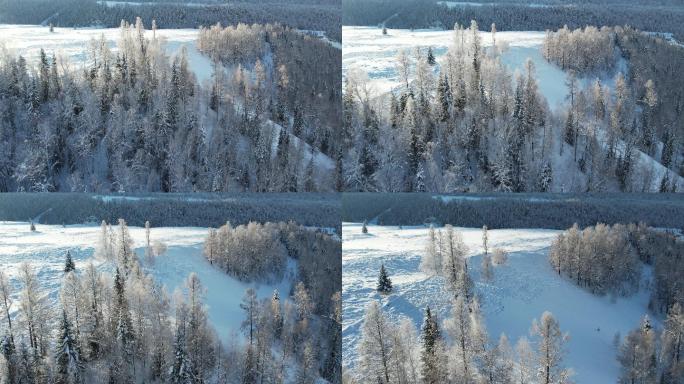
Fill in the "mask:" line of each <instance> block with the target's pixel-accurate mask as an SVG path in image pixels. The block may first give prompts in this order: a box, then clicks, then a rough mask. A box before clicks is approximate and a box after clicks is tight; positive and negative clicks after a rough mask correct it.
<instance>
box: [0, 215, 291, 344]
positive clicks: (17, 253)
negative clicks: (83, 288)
mask: <svg viewBox="0 0 684 384" xmlns="http://www.w3.org/2000/svg"><path fill="white" fill-rule="evenodd" d="M36 227H37V228H36V232H31V231H30V230H29V223H26V222H3V223H0V266H1V267H2V269H3V271H4V272H5V273H6V274H7V275H9V276H10V280H11V281H12V282H13V283H14V284H17V282H16V276H17V273H18V270H19V266H20V265H21V264H22V263H23V262H29V263H31V264H32V265H33V266H34V267H35V268H36V273H37V274H38V279H39V281H40V284H41V288H42V289H44V291H45V292H47V294H48V296H49V298H50V300H51V301H56V300H58V297H59V288H60V286H61V283H62V277H63V276H64V273H63V270H64V260H65V254H66V252H67V250H68V251H69V252H71V255H72V257H73V259H74V261H75V263H76V268H84V267H85V266H86V265H87V263H89V262H90V261H92V262H93V263H94V264H95V265H96V266H97V267H98V269H100V270H101V271H110V272H111V271H112V270H113V268H114V266H113V265H112V264H111V263H109V262H106V261H104V260H97V259H95V258H94V257H93V252H94V246H95V244H97V239H98V235H99V233H100V227H99V226H83V225H68V226H65V227H62V226H59V225H41V224H38V225H37V226H36ZM207 230H208V229H207V228H198V227H173V228H171V227H166V228H154V227H153V228H152V230H151V235H150V237H151V240H152V241H159V242H162V243H164V244H166V246H167V247H168V249H167V251H166V253H164V254H163V255H162V256H159V257H158V258H157V259H156V262H155V263H154V264H151V265H150V264H147V263H145V262H144V261H143V258H142V255H143V254H144V244H145V229H144V228H140V227H129V231H130V234H131V237H132V239H133V241H134V246H135V251H136V253H137V254H138V255H139V256H141V262H142V265H143V267H144V268H145V269H146V270H147V271H148V272H150V273H151V275H152V276H154V278H156V279H157V280H158V281H159V282H161V283H162V284H164V285H165V286H166V289H167V291H168V292H169V294H172V293H173V292H174V290H175V289H177V288H180V289H182V288H183V284H184V282H185V280H186V279H187V277H188V275H189V274H190V273H191V272H195V273H196V274H197V276H198V277H199V279H200V281H201V282H202V284H203V285H204V287H205V288H206V296H205V303H206V305H207V307H208V312H209V320H210V322H211V324H212V325H213V326H214V328H215V329H216V332H217V333H218V335H219V337H220V338H221V340H223V341H224V342H228V341H229V340H232V339H233V337H234V336H235V335H241V334H242V333H241V332H240V323H241V322H242V320H243V318H244V311H243V310H242V309H241V308H240V301H241V300H242V297H243V294H244V292H245V290H246V289H247V288H249V287H254V288H255V289H256V292H257V295H258V296H259V298H265V297H270V296H271V295H272V294H273V290H274V289H276V288H277V289H278V290H279V291H280V292H281V295H283V296H286V295H288V294H289V291H290V286H291V280H290V277H291V276H292V275H291V274H290V273H288V274H286V277H285V278H284V279H283V281H281V282H280V283H279V284H276V285H265V284H246V283H243V282H240V281H238V280H236V279H234V278H232V277H230V276H229V275H227V274H226V273H225V272H223V271H221V270H220V269H218V268H215V267H213V266H211V265H210V264H209V262H207V260H206V259H205V258H204V257H203V256H202V244H203V242H204V239H205V238H206V235H207ZM294 267H295V264H294V262H293V261H292V260H290V264H289V271H292V273H294V271H295V268H294ZM16 299H17V300H18V297H17V298H16ZM17 304H18V302H17ZM17 304H15V305H14V306H13V307H12V308H13V309H14V310H15V311H16V310H17V309H18V308H19V305H17ZM55 307H56V306H55Z"/></svg>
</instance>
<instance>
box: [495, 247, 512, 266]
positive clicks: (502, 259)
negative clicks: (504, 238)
mask: <svg viewBox="0 0 684 384" xmlns="http://www.w3.org/2000/svg"><path fill="white" fill-rule="evenodd" d="M507 261H508V252H506V251H504V250H503V249H501V248H494V250H493V251H492V263H493V264H494V265H503V264H506V262H507Z"/></svg>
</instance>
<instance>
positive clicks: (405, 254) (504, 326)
mask: <svg viewBox="0 0 684 384" xmlns="http://www.w3.org/2000/svg"><path fill="white" fill-rule="evenodd" d="M342 228H343V232H342V236H343V250H342V271H343V273H342V285H343V295H342V296H343V319H344V320H343V321H344V322H343V330H342V332H343V338H344V346H343V351H344V352H343V353H344V364H345V366H347V368H349V367H350V366H353V364H354V363H355V359H356V356H357V349H356V348H357V346H358V342H359V340H360V331H361V325H362V322H363V314H364V309H365V307H366V306H367V305H368V304H369V302H371V301H372V300H381V302H382V307H383V309H384V311H385V313H387V314H388V315H389V316H390V318H392V319H393V320H397V319H399V318H400V317H402V316H405V317H408V318H409V319H411V320H412V321H413V323H414V324H415V326H416V328H418V327H420V326H421V324H422V321H423V316H424V310H425V307H426V306H427V305H430V307H431V309H433V310H435V311H436V312H437V313H438V316H439V318H440V320H443V319H444V318H445V316H447V314H448V311H449V309H450V303H449V299H448V298H449V294H448V293H447V292H446V291H445V290H444V282H443V279H442V278H439V277H430V276H428V275H427V274H425V273H423V272H422V271H421V270H420V268H419V265H420V260H421V256H422V255H423V254H424V252H425V251H424V250H425V246H426V244H427V239H428V230H427V228H425V227H403V228H402V229H400V228H398V227H383V226H375V225H369V226H368V234H363V233H362V232H361V224H357V223H345V224H343V227H342ZM457 230H459V231H461V232H462V234H463V239H464V241H465V243H466V244H467V246H468V248H469V259H468V260H469V261H468V265H469V271H470V275H471V277H472V279H473V281H474V282H475V289H476V292H477V294H478V295H479V296H480V298H481V301H482V310H483V314H484V317H485V320H486V324H487V328H488V332H489V335H490V338H495V339H496V338H498V336H499V334H500V333H502V332H504V333H506V335H507V336H508V337H509V339H510V340H511V343H515V341H516V340H517V339H518V338H519V337H521V336H528V337H529V332H530V324H531V322H532V320H533V319H535V318H536V319H539V317H540V316H541V314H542V313H543V312H544V311H547V310H548V311H550V312H551V313H553V315H554V316H555V317H556V319H557V320H558V321H559V322H560V327H561V330H563V331H564V332H569V334H570V340H569V342H568V344H567V357H566V359H565V362H564V363H565V365H566V366H568V367H571V368H573V369H574V370H575V372H576V374H575V376H574V377H573V379H574V381H575V382H576V383H578V384H586V383H614V382H616V380H617V377H618V372H619V366H618V363H617V361H616V359H615V355H616V349H615V347H614V346H613V339H614V337H615V334H616V333H617V332H619V333H620V334H621V335H623V336H624V335H626V334H627V333H628V332H629V331H630V330H631V329H633V328H635V327H636V326H638V324H639V321H640V319H641V317H642V316H643V315H644V314H646V313H647V307H646V306H647V301H648V298H647V296H648V295H647V292H645V291H644V290H642V291H641V292H639V293H638V294H636V295H635V296H632V297H629V298H617V299H612V298H610V297H598V296H594V295H592V294H591V293H589V292H587V291H585V290H583V289H581V288H578V287H577V286H575V285H574V284H572V283H571V282H569V281H566V280H564V279H563V278H561V277H559V276H558V275H557V274H555V273H554V271H553V270H552V269H551V267H550V266H549V264H548V261H547V254H548V250H549V246H550V245H551V242H552V241H553V239H554V238H555V237H556V236H557V235H558V233H560V231H556V230H546V229H515V230H511V229H500V230H490V231H489V247H490V249H494V248H502V249H504V250H506V251H507V252H509V258H508V262H507V264H505V265H503V266H496V267H495V268H494V278H493V279H492V280H491V281H490V282H483V281H482V280H481V279H480V276H479V274H480V262H481V252H482V247H481V244H482V230H481V229H480V228H458V229H457ZM381 263H384V265H385V268H386V269H387V272H388V274H389V277H390V278H391V279H392V283H393V286H394V291H393V293H392V294H391V295H389V296H387V297H386V298H384V297H381V296H380V295H379V294H378V293H377V292H376V291H375V287H376V284H377V278H378V271H379V270H380V265H381ZM655 322H656V323H658V321H657V319H656V320H655ZM352 371H353V370H352Z"/></svg>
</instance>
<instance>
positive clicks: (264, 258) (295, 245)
mask: <svg viewBox="0 0 684 384" xmlns="http://www.w3.org/2000/svg"><path fill="white" fill-rule="evenodd" d="M204 256H205V257H206V259H207V260H208V261H209V262H210V263H211V264H213V265H215V266H216V267H217V268H220V269H221V270H224V271H226V273H228V274H230V275H231V276H234V277H236V278H238V279H240V280H242V281H247V282H249V281H259V282H273V281H276V282H277V281H280V280H282V278H283V277H285V273H286V272H288V271H286V265H287V260H288V257H289V258H291V259H293V260H296V261H297V268H298V269H297V271H296V274H297V279H298V280H299V281H301V282H303V283H304V284H305V285H304V286H305V287H306V288H307V289H308V290H309V295H310V296H311V300H312V303H313V305H314V307H313V308H314V310H315V313H317V314H320V315H325V314H327V313H330V311H331V310H332V309H331V307H330V297H332V296H333V295H334V294H335V293H337V292H339V291H340V290H341V285H340V284H341V282H340V281H339V276H341V273H342V269H341V261H340V257H341V249H340V244H339V241H338V240H335V239H334V238H332V237H331V236H330V235H328V234H325V233H321V232H317V231H313V230H310V229H307V228H305V227H302V226H300V225H297V224H295V223H294V222H289V223H283V222H280V223H270V222H267V223H265V224H259V223H255V222H251V223H249V224H247V225H239V226H236V227H233V226H232V225H231V224H230V223H227V224H225V225H223V226H221V227H220V228H218V229H210V230H209V235H208V236H207V239H206V241H205V242H204ZM293 272H294V271H290V273H293Z"/></svg>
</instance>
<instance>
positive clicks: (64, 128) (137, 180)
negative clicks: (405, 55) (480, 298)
mask: <svg viewBox="0 0 684 384" xmlns="http://www.w3.org/2000/svg"><path fill="white" fill-rule="evenodd" d="M155 28H156V25H155V24H154V23H153V25H152V30H153V31H152V32H153V33H152V38H151V39H150V38H146V37H145V36H144V32H145V29H144V26H143V23H142V20H141V19H140V18H138V19H137V21H136V24H135V25H129V24H128V23H126V22H123V21H122V23H121V38H120V40H119V41H118V43H117V51H116V53H114V52H112V51H111V50H110V49H109V47H108V45H107V44H106V42H105V40H104V39H101V40H92V41H91V43H90V44H89V46H88V49H87V52H88V57H89V61H88V64H87V65H86V66H85V67H82V68H78V67H77V66H75V65H74V64H73V63H70V62H68V61H66V60H61V59H59V58H56V57H55V56H54V55H53V56H51V57H50V56H48V55H47V54H46V53H45V52H41V57H40V61H39V63H38V64H37V66H35V67H34V66H30V65H28V64H27V62H26V60H24V58H22V57H21V56H18V57H15V56H10V55H8V54H7V52H3V53H1V54H0V55H2V58H1V59H0V122H1V124H0V138H1V139H2V140H1V142H2V144H0V145H1V147H0V151H2V153H3V154H5V155H4V156H3V157H2V159H1V160H0V190H2V191H17V190H18V191H81V192H83V191H97V192H106V191H126V192H132V191H152V192H154V191H162V192H170V191H188V192H196V191H210V192H217V191H256V192H263V191H295V190H296V191H317V190H324V191H330V190H332V189H333V188H334V184H335V180H334V179H335V177H334V172H333V170H334V168H335V165H334V162H332V161H327V162H326V161H322V160H321V161H314V159H317V158H325V156H324V155H322V154H321V153H320V151H321V150H325V151H328V152H329V153H331V152H333V151H334V148H333V145H332V143H333V142H335V140H333V138H331V135H332V133H333V132H334V126H330V125H326V123H329V120H325V121H323V119H316V117H317V116H318V112H320V113H321V114H323V113H324V112H325V113H329V112H330V110H325V111H319V109H324V108H323V107H320V108H319V109H316V108H314V109H313V110H312V116H313V117H312V116H310V115H305V116H304V114H303V112H302V111H300V112H299V115H298V114H297V113H296V106H297V105H300V104H301V103H304V101H297V100H289V97H299V96H300V94H298V93H297V92H296V91H291V90H292V89H294V88H295V87H296V84H294V83H288V82H287V81H284V83H283V80H282V79H287V78H288V76H297V74H298V73H299V72H298V70H297V69H295V68H297V67H298V66H299V65H298V64H297V63H296V62H295V60H300V59H301V57H296V58H295V57H291V58H289V59H288V58H286V57H284V55H286V54H289V53H288V52H287V51H285V50H282V49H280V50H278V51H275V52H272V54H271V55H270V56H269V57H270V58H271V59H272V63H271V64H273V63H275V64H277V65H278V67H274V66H269V67H266V65H259V61H257V62H256V64H253V69H251V70H247V69H245V68H244V67H242V66H240V65H238V66H231V67H224V66H222V65H220V64H219V63H218V61H216V60H215V61H214V62H215V64H216V65H214V71H213V75H212V76H213V77H212V85H211V86H210V87H208V88H207V87H203V86H202V85H201V84H198V82H197V80H196V77H195V75H194V73H193V72H192V69H191V68H190V67H189V65H188V59H187V53H186V51H185V50H182V52H181V53H180V54H179V55H177V56H174V57H167V56H166V55H165V54H164V50H163V49H162V47H161V44H160V41H159V40H158V39H157V38H156V34H155ZM235 30H236V31H238V33H236V34H234V35H228V34H224V35H221V37H220V38H221V39H229V40H228V41H225V42H224V43H226V44H229V43H230V41H231V40H230V39H232V38H234V39H236V40H235V41H236V43H235V44H237V42H238V41H239V42H240V43H241V44H242V43H247V42H250V41H251V40H250V38H251V39H256V40H257V44H263V42H262V39H264V38H269V39H273V41H279V40H280V39H289V40H291V41H296V42H297V46H299V47H301V49H302V50H305V49H318V48H321V49H322V48H325V47H328V48H329V49H331V50H333V49H334V48H332V47H330V46H328V45H327V44H325V43H323V42H320V41H318V40H316V39H312V38H309V37H306V36H304V35H299V34H296V33H294V32H291V31H289V30H288V29H287V28H285V27H280V26H270V25H266V26H262V27H258V26H254V27H246V26H237V27H235ZM248 30H257V31H258V33H257V34H256V35H254V34H252V35H249V36H247V37H246V38H243V36H242V32H243V31H248ZM266 36H268V37H266ZM203 40H211V35H209V36H206V38H204V39H203ZM252 43H255V42H252ZM279 44H282V42H281V43H279ZM279 44H274V45H275V46H276V47H277V46H278V45H279ZM293 44H294V43H293ZM309 45H311V46H313V48H310V47H309ZM304 47H306V48H304ZM308 52H310V51H308ZM338 55H339V53H338ZM320 57H321V58H323V57H326V56H325V55H320ZM328 60H334V55H332V54H331V55H330V56H329V57H328ZM326 62H328V61H326ZM337 65H338V66H339V65H340V64H339V62H338V64H337ZM303 68H305V69H306V68H308V67H303ZM253 73H255V75H253ZM276 74H277V76H276ZM316 74H321V75H323V74H322V72H320V71H319V72H316ZM278 80H281V81H280V84H281V85H282V86H281V87H277V86H276V83H278ZM312 81H313V80H312ZM321 84H324V85H321ZM314 86H319V88H318V89H316V91H317V92H318V93H317V94H316V95H315V96H314V95H312V96H310V97H319V98H320V99H321V100H322V101H320V102H319V103H318V104H317V106H322V105H325V106H327V108H330V109H331V110H335V108H338V106H339V103H335V91H334V89H335V86H334V84H333V81H332V80H321V83H315V82H314V85H312V87H314ZM325 86H330V87H331V88H330V89H322V88H323V87H325ZM274 89H277V90H279V91H278V92H277V93H276V94H275V95H273V96H271V92H276V91H274ZM310 89H312V88H307V90H310ZM331 89H333V90H331ZM266 95H268V98H267V97H266ZM307 100H308V98H307ZM276 101H277V103H276ZM267 102H269V103H271V104H272V105H268V104H266V103H267ZM276 110H277V111H278V113H277V117H279V118H280V119H279V121H280V122H283V123H284V129H281V127H280V126H278V125H277V124H274V123H273V122H272V120H270V119H269V118H270V117H271V116H270V115H271V113H273V114H275V111H276ZM293 116H294V118H293ZM330 118H331V119H332V118H333V116H331V117H330ZM295 127H296V128H298V131H297V133H300V136H301V138H298V137H297V136H296V135H295V134H290V135H288V134H286V132H290V133H293V130H294V128H295ZM314 127H315V128H314ZM319 127H320V129H318V128H319ZM306 141H310V143H311V144H312V145H311V146H310V145H308V144H304V143H305V142H306ZM283 159H285V160H283ZM327 160H330V159H327ZM283 164H285V165H286V166H287V170H286V171H284V170H283V169H282V166H283ZM279 167H280V168H279ZM285 172H286V173H285ZM283 173H285V174H286V175H287V176H288V179H287V182H288V183H287V185H285V183H284V181H283V179H282V177H277V176H282V175H283Z"/></svg>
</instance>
